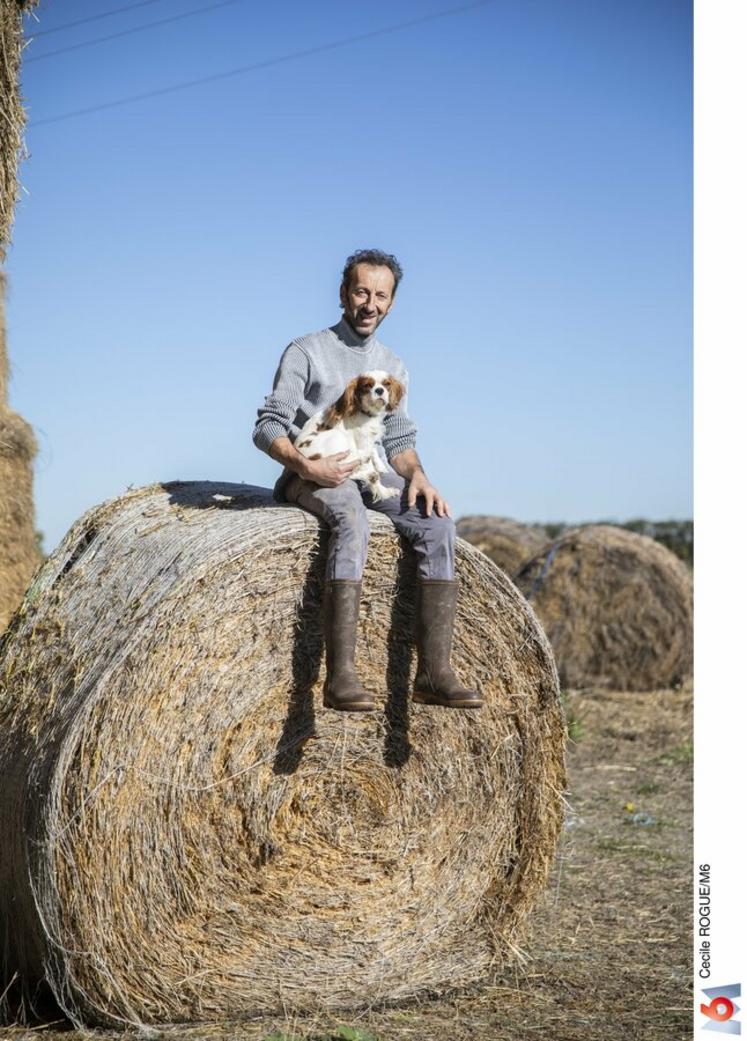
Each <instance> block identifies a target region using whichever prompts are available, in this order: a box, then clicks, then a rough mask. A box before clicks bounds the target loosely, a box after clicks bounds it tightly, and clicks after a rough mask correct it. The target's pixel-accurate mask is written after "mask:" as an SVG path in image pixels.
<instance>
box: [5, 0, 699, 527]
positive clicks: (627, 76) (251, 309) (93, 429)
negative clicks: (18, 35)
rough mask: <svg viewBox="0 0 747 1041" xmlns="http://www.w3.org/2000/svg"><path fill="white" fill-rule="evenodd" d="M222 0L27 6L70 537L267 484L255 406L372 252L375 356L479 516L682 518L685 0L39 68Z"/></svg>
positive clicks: (364, 22) (24, 288) (583, 1)
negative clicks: (204, 484)
mask: <svg viewBox="0 0 747 1041" xmlns="http://www.w3.org/2000/svg"><path fill="white" fill-rule="evenodd" d="M209 2H210V0H153V2H151V3H147V4H140V5H137V6H135V5H132V10H131V11H127V12H124V13H121V14H118V15H115V16H112V17H111V18H106V19H99V20H96V21H92V20H90V19H91V17H92V15H93V14H97V13H101V12H102V11H108V10H113V9H115V8H117V7H119V6H124V5H123V4H120V3H117V0H110V2H107V3H106V4H103V3H102V4H94V3H93V0H67V3H65V4H64V5H63V4H61V3H59V2H51V0H42V3H41V4H40V6H39V7H38V8H37V13H38V19H39V20H38V23H36V24H35V23H33V22H32V21H28V20H27V24H28V32H29V35H33V30H34V29H36V31H38V32H39V35H38V36H37V38H36V39H34V40H32V42H31V43H30V44H29V47H28V49H27V51H26V58H27V59H31V58H39V59H40V60H35V61H27V63H26V65H25V69H24V75H23V86H24V93H25V97H26V101H27V107H28V110H29V119H30V124H31V125H30V127H29V130H28V134H27V142H28V148H29V153H30V154H29V158H28V160H27V161H26V163H25V164H24V166H23V167H22V171H21V173H22V180H23V184H24V187H25V189H26V191H25V193H24V196H23V199H22V201H21V203H20V205H19V208H18V213H17V220H16V226H15V231H14V244H13V247H12V249H11V251H10V253H9V255H8V260H7V272H8V277H9V282H10V289H9V299H8V326H9V342H10V351H11V361H12V367H13V380H12V383H11V403H12V405H13V406H14V407H15V408H17V409H18V410H19V411H20V412H22V414H23V415H24V416H25V417H26V418H27V419H28V420H29V421H30V422H31V423H32V424H33V425H34V428H35V429H36V431H37V435H38V439H39V443H40V453H39V458H38V460H37V469H36V500H37V512H38V526H39V528H40V529H41V530H42V531H43V532H44V534H45V540H46V544H47V546H48V547H52V546H53V545H55V544H56V542H57V541H58V540H59V538H60V537H61V536H62V535H63V534H64V532H65V531H66V529H67V528H68V527H69V526H70V524H71V523H72V522H73V520H75V518H76V517H78V516H79V515H80V514H81V513H82V512H83V511H84V510H85V509H87V508H88V507H90V506H92V505H94V504H96V503H97V502H100V501H101V500H103V499H106V498H109V497H111V496H114V495H117V494H119V493H120V492H122V491H123V490H124V489H126V488H127V487H128V486H132V485H140V484H145V483H148V482H151V481H157V480H171V479H176V478H181V479H198V478H200V479H204V478H208V479H212V480H231V481H245V482H248V483H252V484H261V485H266V486H267V485H271V484H272V482H273V480H274V477H275V475H276V472H277V465H276V464H275V463H274V462H272V460H270V459H269V458H268V457H266V456H264V455H262V454H260V453H259V452H258V451H257V450H256V449H255V448H254V446H253V445H252V443H251V438H250V433H251V428H252V426H253V422H254V418H255V415H256V409H257V407H258V406H259V405H260V404H261V402H262V399H263V397H264V395H265V394H266V393H267V392H268V391H269V389H270V386H271V382H272V376H273V373H274V371H275V367H276V364H277V360H278V357H279V354H280V352H281V350H282V349H283V347H284V346H285V345H286V344H287V343H288V342H289V341H290V340H291V339H292V338H293V337H294V336H297V335H299V334H301V333H305V332H310V331H312V330H314V329H319V328H322V327H324V326H326V325H329V324H332V323H333V322H335V321H336V320H337V317H338V315H339V309H338V307H337V302H336V301H337V287H338V283H339V272H340V269H341V267H342V264H343V262H344V259H345V257H346V256H347V255H348V254H349V253H350V252H352V251H353V250H355V249H357V248H361V247H364V246H378V247H380V248H383V249H385V250H387V251H390V252H394V253H396V254H397V256H398V257H399V258H400V260H401V262H402V265H403V267H404V269H405V278H404V280H403V282H402V285H401V288H400V292H399V294H398V299H397V304H396V307H395V309H394V310H393V312H392V314H391V315H390V316H389V317H388V318H387V319H386V321H385V322H384V324H383V325H382V326H381V328H380V330H379V333H380V338H381V339H382V340H383V341H384V342H385V343H386V344H387V345H388V346H390V347H391V348H392V349H393V350H394V351H395V352H396V353H397V354H399V355H400V356H401V357H402V358H403V359H404V361H405V363H406V364H407V366H408V368H409V371H410V379H411V393H410V410H411V413H412V415H413V416H414V418H415V419H416V421H417V423H418V428H419V433H418V448H419V451H420V454H421V456H422V458H423V460H424V463H425V465H426V469H427V470H428V472H429V474H430V476H431V477H432V479H433V481H434V482H435V483H436V484H437V485H438V487H439V488H440V489H441V491H442V492H443V493H444V494H445V495H446V496H447V498H448V499H449V501H450V502H451V504H452V508H453V511H454V513H455V514H456V515H460V514H465V513H474V512H481V513H499V514H504V515H510V516H515V517H517V518H520V519H524V520H539V521H548V520H566V521H577V520H588V519H602V518H607V519H618V520H624V519H627V518H630V517H634V516H648V517H651V518H654V519H663V518H668V517H689V516H691V515H692V504H691V497H692V479H691V467H692V452H691V437H692V424H691V394H692V369H691V350H692V333H691V317H692V293H691V277H692V254H691V236H692V217H691V192H692V169H691V164H692V145H691V135H692V98H691V77H692V34H691V16H692V12H691V7H690V4H689V3H688V2H687V0H625V2H622V0H496V2H493V3H485V4H482V5H478V6H473V7H472V8H470V9H465V10H462V11H456V13H452V14H448V15H445V16H443V17H439V18H433V19H431V20H428V21H425V20H423V21H420V22H419V23H418V24H416V25H412V26H409V27H405V28H394V27H396V26H398V25H401V23H403V22H406V21H408V20H413V19H423V18H424V17H425V16H427V15H431V14H437V13H438V12H441V11H448V10H451V11H455V9H456V8H457V7H458V5H456V4H455V5H453V6H452V7H451V8H450V6H449V4H448V3H443V4H441V5H439V4H438V3H437V2H436V0H428V2H425V0H422V2H421V0H413V2H408V3H407V4H402V3H395V2H394V0H380V2H379V3H378V4H377V5H376V6H375V7H372V6H370V5H366V6H360V7H359V6H357V5H352V4H350V3H349V2H348V3H345V2H339V0H329V2H328V0H319V2H318V3H315V4H302V3H300V2H295V0H291V2H280V3H277V4H275V5H272V6H268V7H265V8H263V9H262V10H261V11H258V9H257V5H255V4H253V3H251V2H250V0H235V2H232V3H228V4H224V5H223V6H222V7H219V8H217V9H215V10H213V11H210V10H206V11H202V12H201V13H199V14H195V15H194V16H193V17H188V18H183V19H181V20H178V21H174V22H172V23H170V24H167V25H163V26H160V27H156V28H153V29H152V30H150V31H145V32H141V33H132V34H130V35H127V36H122V37H121V38H118V39H115V40H110V41H107V42H99V43H96V44H95V45H93V46H91V47H87V48H81V49H79V50H73V51H70V52H68V53H64V54H60V55H57V56H54V57H50V58H48V59H43V58H41V56H42V55H43V54H45V53H48V52H50V51H52V50H57V49H59V48H62V47H70V46H72V45H73V44H77V43H81V42H85V41H88V40H93V39H94V38H96V37H99V36H103V35H108V34H111V33H116V32H123V31H124V30H127V29H131V28H135V27H138V26H141V25H144V24H147V23H149V22H155V21H159V20H161V19H164V18H169V17H172V16H175V15H179V14H185V13H187V12H190V11H195V10H196V9H198V8H201V7H206V6H207V4H208V3H209ZM214 2H217V0H214ZM78 19H89V21H86V22H85V23H84V24H82V25H79V26H77V27H75V28H69V29H65V30H61V31H58V32H49V30H51V29H55V28H56V27H58V26H61V25H62V24H63V23H68V22H72V21H75V20H78ZM390 27H392V31H388V32H383V33H379V34H378V35H375V36H368V37H367V38H365V39H360V40H357V41H353V42H349V43H343V44H342V45H341V46H339V47H335V48H328V49H324V50H319V51H317V53H311V54H306V55H305V56H301V57H290V58H288V60H284V61H281V62H277V63H275V64H269V65H265V66H264V67H262V68H258V69H256V70H254V71H250V72H247V73H243V74H241V75H236V76H233V77H230V78H225V79H218V80H216V81H214V82H211V83H208V84H203V85H200V86H195V87H192V88H189V89H184V90H180V91H175V92H172V93H169V94H164V95H162V96H156V97H151V98H148V99H143V100H140V101H136V102H133V103H130V104H126V105H121V106H118V107H112V108H107V109H104V110H102V111H97V112H92V113H89V114H87V115H82V116H76V117H74V118H70V119H60V120H58V121H54V122H45V121H46V120H51V119H55V118H56V117H58V116H62V115H65V114H66V113H69V112H74V111H77V110H80V109H82V108H87V107H91V106H96V105H99V104H105V103H107V102H110V101H115V100H118V99H121V98H126V97H129V96H132V95H136V94H141V93H148V92H151V91H158V90H161V89H162V88H165V87H170V86H172V85H176V84H180V83H183V82H186V81H190V80H194V79H199V78H202V77H207V76H211V75H213V74H217V73H222V72H225V71H229V70H232V69H236V68H240V67H244V66H247V65H251V64H254V63H260V62H265V61H269V60H271V59H276V58H285V57H288V56H290V55H293V54H294V53H296V52H301V51H308V50H313V49H314V48H322V47H325V46H326V45H329V44H333V43H337V42H340V41H345V40H347V39H348V38H350V37H355V36H358V35H363V34H368V33H373V32H374V31H377V30H382V29H388V28H390ZM34 123H38V125H37V126H34V125H33V124H34Z"/></svg>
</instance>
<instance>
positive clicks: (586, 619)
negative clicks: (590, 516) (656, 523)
mask: <svg viewBox="0 0 747 1041" xmlns="http://www.w3.org/2000/svg"><path fill="white" fill-rule="evenodd" d="M514 581H515V582H516V584H517V585H518V587H519V588H520V589H521V590H522V592H523V593H524V595H525V596H526V597H527V599H528V600H529V601H530V603H531V605H532V606H533V607H534V609H535V611H536V612H537V614H538V616H539V618H540V620H541V621H542V624H543V625H544V627H545V631H546V633H547V635H548V637H549V639H550V642H551V643H552V646H553V650H554V651H555V656H556V659H557V662H558V670H559V672H560V680H561V684H562V685H563V686H564V687H605V688H609V689H613V690H657V689H661V688H662V687H676V686H679V685H680V684H682V683H683V682H684V681H685V680H686V679H688V678H689V677H690V676H691V675H692V667H693V646H692V641H693V603H692V599H693V582H692V575H691V574H690V572H689V570H688V569H687V567H686V566H685V565H684V564H683V563H682V562H681V561H680V560H678V559H677V557H675V555H674V554H673V553H671V552H670V551H669V550H668V549H666V548H665V547H664V546H662V545H661V544H660V543H658V542H655V541H654V540H653V539H650V538H648V537H647V536H645V535H638V534H635V533H634V532H631V531H625V530H624V529H622V528H617V527H613V526H611V525H604V524H597V525H588V526H587V527H584V528H578V529H574V530H572V531H568V532H566V533H565V534H563V535H562V536H561V537H560V538H559V539H557V540H556V541H555V542H553V543H550V544H549V545H548V546H546V547H545V548H544V549H543V551H542V552H541V553H539V554H537V555H536V556H535V557H534V558H533V559H532V560H530V561H529V562H528V563H526V564H525V565H524V567H523V568H522V569H521V570H520V571H519V573H518V575H517V576H516V577H515V579H514Z"/></svg>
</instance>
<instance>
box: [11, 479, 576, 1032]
mask: <svg viewBox="0 0 747 1041" xmlns="http://www.w3.org/2000/svg"><path fill="white" fill-rule="evenodd" d="M369 516H370V520H371V544H370V551H369V561H368V565H367V568H366V572H365V576H364V590H365V592H364V598H363V603H362V608H361V620H360V628H359V642H358V647H359V651H358V655H357V659H358V663H359V666H360V672H361V676H362V679H363V680H364V682H365V683H366V684H367V685H368V686H369V688H370V689H371V690H372V691H374V692H375V694H376V695H377V700H378V708H379V709H380V711H377V712H373V713H371V714H362V715H356V716H351V715H350V714H345V713H339V712H335V711H333V710H329V709H323V708H321V698H320V690H319V686H320V684H319V674H320V656H321V653H322V641H321V631H320V609H319V603H320V593H321V586H322V582H323V573H324V572H323V568H324V554H325V540H326V533H325V530H324V529H323V528H322V527H320V525H319V522H318V521H317V520H316V518H315V517H313V516H311V515H310V514H307V513H304V512H303V511H301V510H300V509H297V508H296V507H293V506H279V505H277V504H273V502H272V499H271V497H270V494H269V492H267V491H266V490H264V489H258V488H252V487H250V486H247V485H220V484H194V483H190V484H187V483H174V484H168V485H157V486H151V487H148V488H144V489H140V490H136V491H133V492H131V493H129V494H127V495H125V496H123V497H122V498H119V499H116V500H114V501H112V502H109V503H107V504H104V505H103V506H101V507H98V508H96V509H93V510H91V511H90V512H89V513H87V514H86V515H85V516H84V517H83V518H82V519H81V520H80V521H79V522H78V523H76V524H75V526H74V527H73V528H72V529H71V531H70V532H69V533H68V535H67V536H66V538H65V539H64V540H63V542H62V543H61V544H60V546H59V547H58V549H57V550H56V551H55V552H54V553H53V554H52V556H51V557H50V558H49V560H48V561H47V563H46V564H45V566H44V567H43V568H42V570H41V571H40V572H39V574H38V576H37V578H36V580H35V582H34V583H33V585H32V587H31V588H30V590H29V593H28V595H27V597H26V599H25V601H24V604H23V606H22V608H21V610H20V611H19V612H18V613H17V614H16V616H15V618H14V621H13V623H12V625H11V627H10V629H9V630H8V633H7V634H6V639H5V642H4V647H3V649H2V652H1V653H0V774H1V775H2V777H3V785H2V788H0V819H1V820H2V828H3V844H2V847H0V920H1V921H2V923H3V928H4V930H5V936H4V937H0V940H1V941H2V944H1V948H2V950H3V952H4V955H5V962H4V967H3V970H4V975H5V979H6V980H10V979H11V978H12V977H13V975H14V973H18V974H19V978H20V979H21V980H22V981H23V984H24V986H25V989H26V991H27V993H32V992H33V990H34V988H35V986H36V985H37V982H38V981H40V980H46V981H47V982H48V984H49V985H50V986H51V988H52V990H53V992H54V994H55V996H56V998H57V1000H58V1002H59V1003H60V1005H61V1006H62V1008H63V1009H64V1010H65V1011H66V1012H67V1014H68V1015H70V1016H71V1017H72V1018H73V1020H75V1021H76V1022H81V1021H87V1022H99V1023H111V1022H114V1021H117V1020H120V1021H122V1020H123V1021H128V1022H136V1023H137V1022H166V1021H190V1020H200V1019H205V1018H212V1017H218V1016H220V1017H224V1016H230V1015H242V1014H247V1013H257V1012H259V1011H282V1010H285V1011H286V1012H287V1011H289V1010H310V1009H320V1008H328V1009H333V1008H349V1007H361V1006H368V1005H370V1004H374V1003H377V1002H384V1001H396V1000H401V999H405V998H409V997H412V996H413V995H417V994H418V993H423V992H425V991H429V990H431V989H434V988H448V987H451V986H456V985H461V984H465V983H467V982H469V981H472V980H475V979H478V978H480V977H482V976H483V975H484V974H485V973H486V971H487V970H488V968H489V966H490V965H491V963H492V962H493V961H494V960H495V958H496V957H498V958H500V957H501V956H502V955H503V954H504V953H505V952H506V951H507V950H508V949H509V948H510V947H511V945H515V944H516V942H517V938H518V937H519V936H520V927H521V924H522V920H523V919H524V918H525V916H526V914H527V912H528V910H529V909H530V907H531V906H532V904H533V902H534V901H535V899H536V898H537V896H538V894H539V892H540V891H541V889H542V887H543V885H544V882H545V879H546V876H547V872H548V868H549V866H550V862H551V860H552V858H553V853H554V848H555V842H556V837H557V834H558V830H559V826H560V821H561V816H562V811H561V799H562V792H563V788H564V767H563V744H564V721H563V717H562V712H561V709H560V705H559V690H558V684H557V673H556V670H555V666H554V662H553V658H552V653H551V650H550V648H549V644H548V643H547V641H546V638H545V636H544V634H543V633H542V630H541V628H540V626H539V625H538V623H537V621H536V619H535V618H534V616H533V614H532V612H531V611H530V610H528V608H527V606H526V604H525V602H524V600H523V599H522V598H521V596H520V595H519V593H518V592H517V591H516V590H515V589H514V587H513V586H512V585H511V584H510V582H508V581H507V580H506V579H505V578H504V577H503V575H502V574H501V573H500V572H499V571H498V569H497V568H495V567H494V566H493V565H492V564H491V563H490V561H488V560H486V558H485V557H484V556H482V554H480V553H478V552H476V551H475V550H473V549H472V548H471V547H470V546H468V545H466V544H465V543H460V544H459V549H458V568H459V572H460V575H461V582H462V585H461V590H460V599H459V605H458V615H457V624H456V636H455V649H454V653H453V662H454V665H455V668H456V669H457V670H458V671H459V672H460V674H461V675H462V677H463V678H464V679H465V680H468V681H469V682H471V683H475V684H477V685H478V686H479V688H480V690H481V691H482V693H483V695H484V697H485V702H486V703H485V706H484V708H483V709H482V711H481V712H478V713H468V712H458V711H453V710H444V709H440V710H439V709H436V708H431V707H426V706H421V705H414V704H412V703H410V702H409V701H408V696H407V691H408V685H409V682H410V680H411V676H412V673H413V670H414V664H415V662H414V660H413V657H414V656H413V652H412V642H411V629H412V611H413V580H414V564H413V560H412V556H411V554H410V552H409V550H408V551H407V552H404V553H403V548H402V545H401V543H400V540H399V538H398V537H397V536H396V534H395V532H394V529H393V528H392V526H391V524H390V522H389V521H388V520H387V519H386V518H383V517H381V516H378V515H375V514H369ZM321 674H322V676H323V668H322V669H321ZM0 989H1V986H0Z"/></svg>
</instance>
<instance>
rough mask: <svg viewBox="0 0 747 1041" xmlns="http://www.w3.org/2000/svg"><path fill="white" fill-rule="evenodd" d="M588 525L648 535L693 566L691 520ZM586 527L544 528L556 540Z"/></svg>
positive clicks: (689, 565) (595, 522)
mask: <svg viewBox="0 0 747 1041" xmlns="http://www.w3.org/2000/svg"><path fill="white" fill-rule="evenodd" d="M586 523H587V524H591V523H594V524H613V525H614V526H615V527H616V528H625V529H626V530H627V531H635V532H637V533H638V534H639V535H648V537H649V538H651V539H656V541H657V542H661V543H662V544H663V545H664V546H666V547H667V549H669V550H671V551H672V553H674V555H675V556H677V557H679V558H680V560H684V562H685V563H686V564H687V565H688V567H692V566H693V538H694V535H693V522H692V521H691V520H667V521H650V520H645V519H644V518H639V519H636V520H629V521H625V523H624V524H618V523H617V522H616V521H587V522H586ZM571 527H574V528H577V527H584V525H583V524H580V525H579V524H573V525H571V524H563V523H552V524H545V525H544V528H545V530H546V531H547V534H548V536H549V537H550V538H551V539H556V538H558V536H560V535H562V534H563V532H564V531H567V530H568V529H569V528H571Z"/></svg>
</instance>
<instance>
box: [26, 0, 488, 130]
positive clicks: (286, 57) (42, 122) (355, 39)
mask: <svg viewBox="0 0 747 1041" xmlns="http://www.w3.org/2000/svg"><path fill="white" fill-rule="evenodd" d="M493 3H496V0H476V2H475V3H471V4H464V5H463V6H461V7H450V8H448V9H447V10H445V11H436V12H434V13H433V14H427V15H423V16H422V17H421V18H411V19H410V20H409V21H407V22H398V23H396V24H395V25H388V26H385V27H384V28H383V29H373V30H371V31H370V32H367V33H358V34H357V35H356V36H347V37H345V38H344V39H342V40H335V41H333V42H332V43H322V44H319V45H318V46H317V47H308V48H306V49H304V50H301V51H291V52H290V53H289V54H283V55H280V56H279V57H277V58H268V59H266V60H265V61H258V62H254V63H253V64H252V65H242V66H240V67H239V68H237V69H229V70H227V71H226V72H216V73H214V74H213V75H212V76H201V77H200V78H199V79H194V80H186V81H185V82H183V83H175V84H173V85H171V86H169V87H161V88H160V89H158V90H149V91H145V92H144V93H142V94H130V95H129V96H128V97H126V98H117V99H116V100H115V101H105V102H103V103H102V104H100V105H90V106H89V107H88V108H79V109H75V110H74V111H72V112H63V113H61V114H60V115H59V116H49V117H48V118H47V119H37V120H35V121H34V122H32V123H29V124H28V126H29V128H31V127H39V126H46V125H48V124H49V123H61V122H62V121H63V120H65V119H75V118H76V117H77V116H88V115H91V113H93V112H103V111H104V110H105V109H110V108H119V107H120V106H122V105H131V104H134V102H136V101H145V100H147V99H148V98H157V97H163V96H164V95H165V94H175V93H176V92H177V91H180V90H188V89H189V88H190V87H201V86H204V85H205V84H206V83H216V82H217V81H218V80H225V79H229V78H231V77H232V76H243V75H245V74H246V73H247V72H256V71H258V70H259V69H267V68H270V67H271V66H273V65H282V64H284V63H285V62H289V61H296V60H297V59H298V58H308V57H310V56H311V55H313V54H322V53H323V52H324V51H332V50H337V49H338V48H340V47H348V46H349V45H350V44H352V43H360V42H361V41H363V40H371V39H374V38H375V37H377V36H385V35H387V34H388V33H396V32H402V30H404V29H411V28H412V27H413V26H415V25H423V24H424V23H425V22H433V21H435V20H436V19H437V18H447V17H449V16H450V15H455V14H464V13H466V12H467V11H474V10H475V9H476V8H478V7H486V6H487V5H488V4H493Z"/></svg>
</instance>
